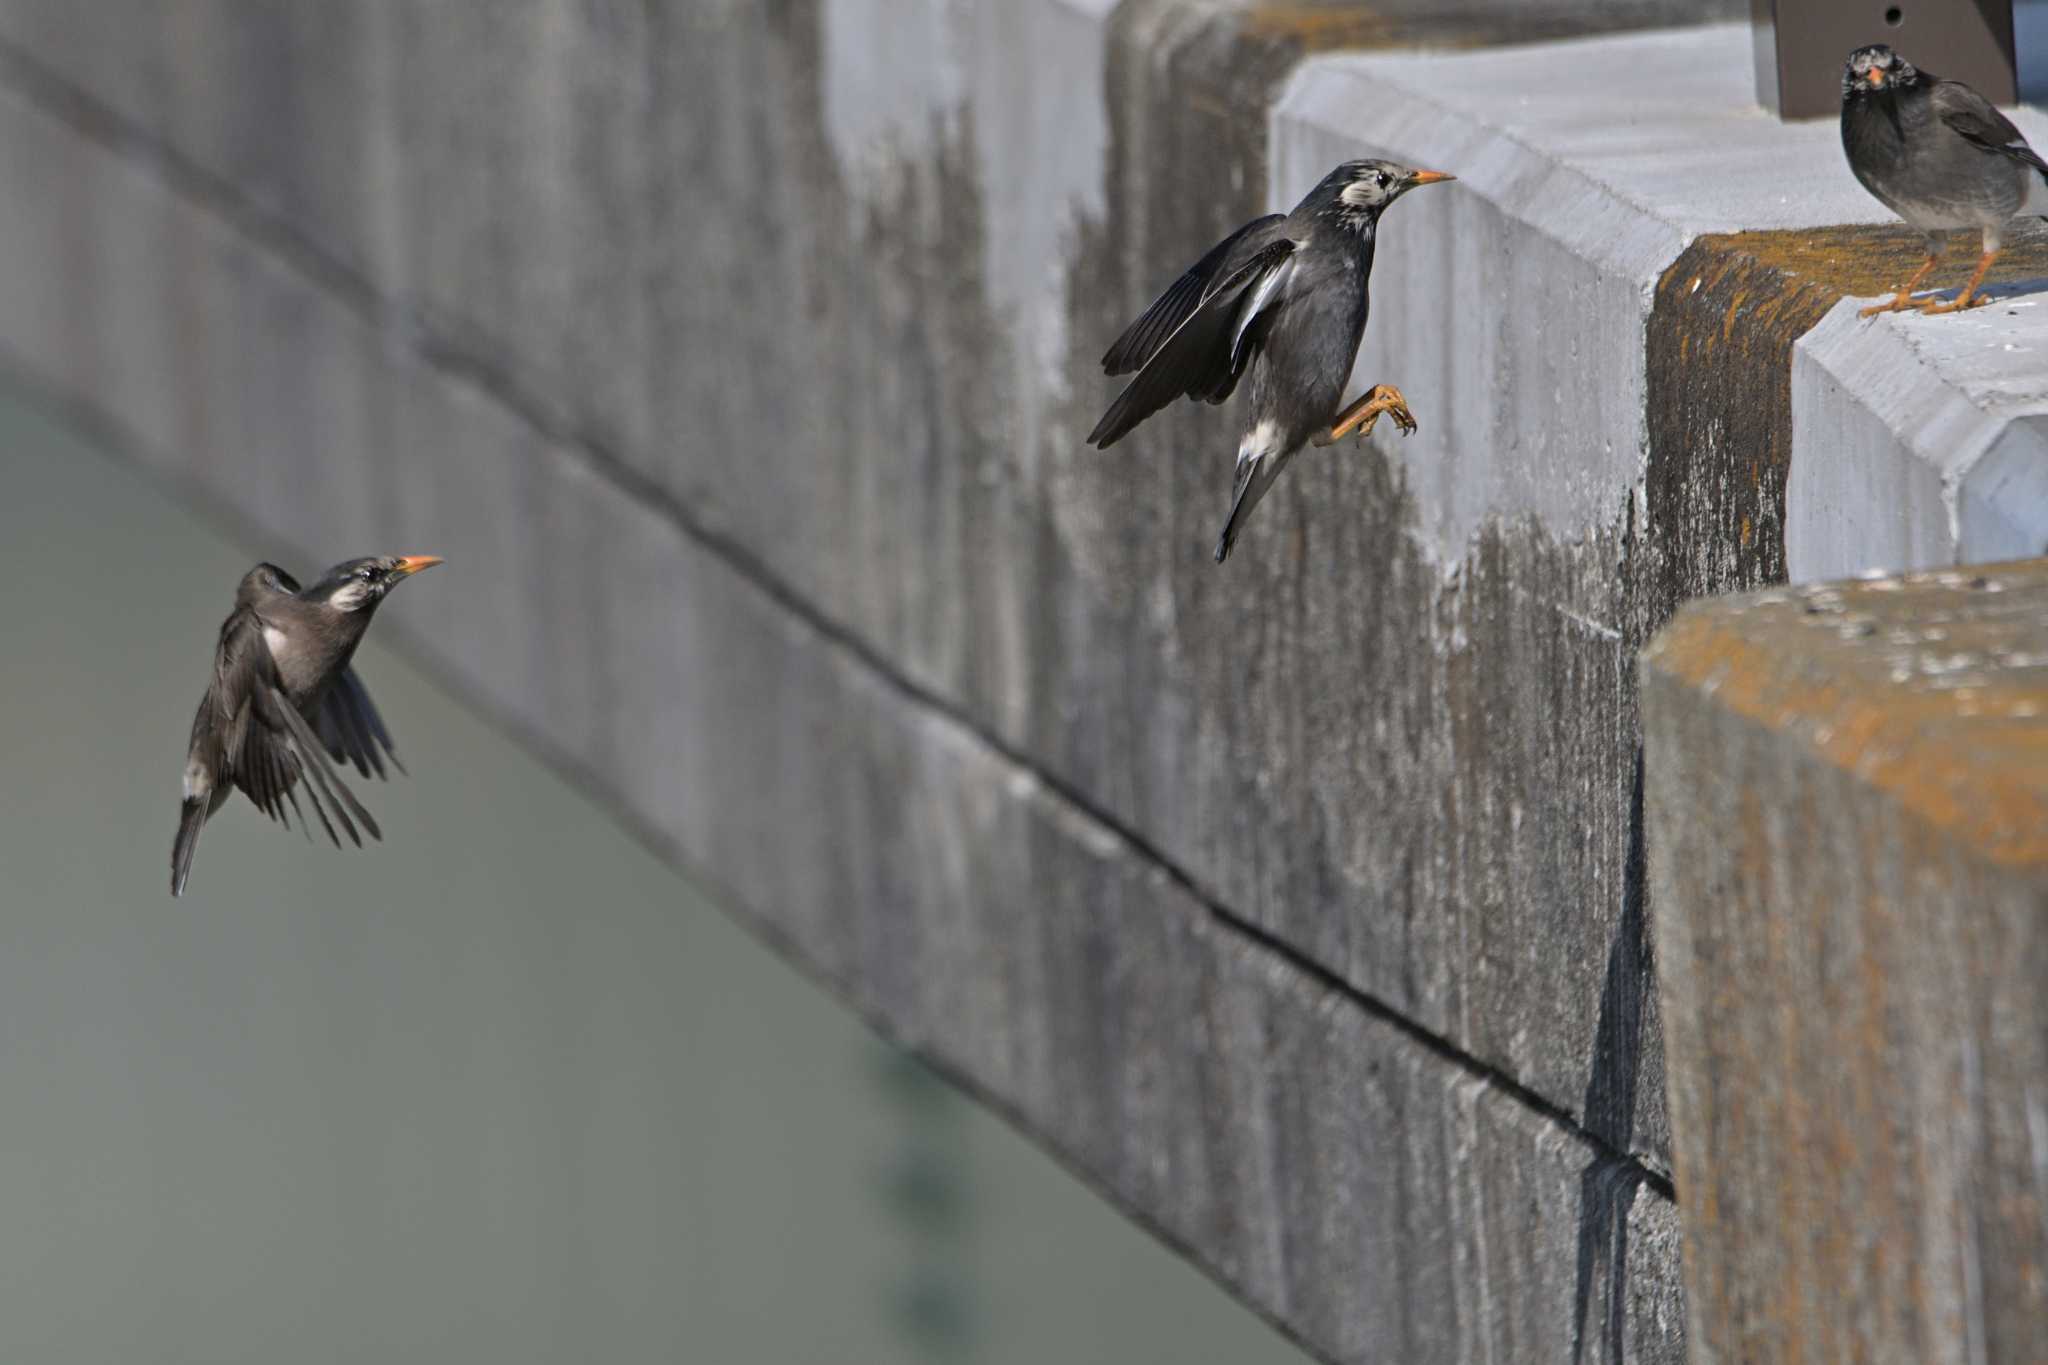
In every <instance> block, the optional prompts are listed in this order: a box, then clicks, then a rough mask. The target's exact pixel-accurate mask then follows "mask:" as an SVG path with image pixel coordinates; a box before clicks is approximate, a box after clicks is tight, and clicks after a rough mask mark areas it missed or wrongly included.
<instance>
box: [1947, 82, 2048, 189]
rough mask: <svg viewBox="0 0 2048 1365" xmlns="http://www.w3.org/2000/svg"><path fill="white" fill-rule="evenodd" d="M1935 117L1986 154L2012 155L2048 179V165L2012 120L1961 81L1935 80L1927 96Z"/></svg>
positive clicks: (2014, 158)
mask: <svg viewBox="0 0 2048 1365" xmlns="http://www.w3.org/2000/svg"><path fill="white" fill-rule="evenodd" d="M1928 100H1929V101H1930V103H1931V105H1932V107H1933V109H1934V112H1935V115H1936V117H1938V118H1939V119H1940V120H1941V121H1942V122H1943V123H1946V124H1947V125H1948V126H1949V127H1950V128H1952V129H1954V130H1955V131H1956V132H1957V133H1959V134H1961V135H1962V137H1963V138H1964V139H1965V140H1966V141H1969V142H1973V143H1975V144H1976V145H1977V146H1979V147H1982V148H1983V149H1984V150H1985V151H1987V152H1996V153H1998V154H1999V155H2000V156H2009V157H2011V158H2012V159H2013V160H2014V161H2018V162H2022V163H2024V164H2026V165H2028V166H2032V167H2033V168H2034V169H2035V170H2036V171H2039V172H2040V173H2041V174H2042V175H2043V176H2048V162H2044V161H2042V160H2041V158H2040V156H2039V155H2038V154H2037V153H2036V152H2035V151H2034V149H2033V148H2032V147H2029V146H2028V145H2027V140H2026V138H2025V137H2023V136H2022V135H2021V133H2020V130H2019V129H2017V128H2015V127H2013V124H2012V120H2011V119H2009V118H2007V117H2006V116H2005V115H2004V114H2001V113H1999V112H1998V106H1997V105H1995V104H1993V103H1992V102H1991V101H1990V100H1987V99H1985V98H1984V97H1983V96H1982V95H1980V94H1978V93H1977V92H1976V91H1974V90H1972V89H1971V88H1970V87H1969V86H1967V85H1964V84H1963V83H1962V82H1960V81H1936V82H1935V83H1934V90H1933V92H1932V93H1931V94H1930V95H1929V96H1928Z"/></svg>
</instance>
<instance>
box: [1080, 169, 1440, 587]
mask: <svg viewBox="0 0 2048 1365" xmlns="http://www.w3.org/2000/svg"><path fill="white" fill-rule="evenodd" d="M1453 179H1456V177H1455V176H1450V175H1446V174H1444V173H1443V172H1442V171H1416V170H1410V169H1409V168H1408V167H1406V166H1397V165H1395V164H1394V163H1393V162H1391V161H1347V162H1345V163H1344V164H1343V165H1341V166H1339V167H1337V169H1336V170H1334V171H1331V172H1330V173H1329V174H1328V175H1326V176H1324V177H1323V179H1322V182H1321V183H1320V184H1318V185H1317V186H1316V187H1315V188H1314V189H1312V190H1310V191H1309V192H1308V195H1307V197H1306V198H1304V199H1303V200H1302V201H1301V202H1300V203H1299V204H1297V205H1295V206H1294V211H1293V212H1292V213H1286V214H1280V213H1275V214H1270V215H1268V216H1267V217H1264V218H1258V219H1254V220H1253V221H1252V222H1249V223H1247V224H1245V225H1244V226H1243V227H1241V228H1239V229H1238V230H1237V231H1236V232H1233V233H1232V234H1230V236H1228V237H1226V238H1224V239H1223V240H1222V241H1221V242H1219V243H1218V244H1217V245H1216V246H1215V247H1213V248H1212V249H1211V250H1210V252H1209V254H1208V255H1206V256H1204V257H1202V259H1201V260H1199V261H1197V262H1196V263H1195V264H1194V266H1193V267H1192V268H1190V269H1189V270H1188V272H1187V273H1186V274H1185V275H1182V276H1181V277H1180V279H1179V280H1178V281H1176V282H1175V284H1174V286H1173V287H1172V288H1171V289H1169V290H1167V291H1166V292H1165V293H1164V294H1161V295H1160V296H1159V298H1158V299H1157V300H1155V301H1154V302H1153V304H1152V306H1151V307H1150V308H1147V309H1146V310H1145V312H1144V315H1143V316H1142V317H1140V318H1139V319H1138V320H1137V321H1136V322H1134V323H1132V324H1131V325H1130V328H1129V329H1128V330H1127V331H1125V332H1124V334H1123V335H1122V336H1120V337H1118V338H1117V341H1116V344H1115V345H1114V346H1112V347H1110V348H1109V354H1107V355H1105V356H1104V357H1103V358H1102V368H1103V370H1104V371H1105V372H1106V373H1109V374H1113V375H1116V374H1129V373H1130V372H1131V371H1133V370H1136V371H1137V378H1135V379H1133V380H1132V381H1131V382H1130V385H1129V386H1128V387H1127V388H1125V389H1124V391H1123V393H1121V394H1120V395H1118V397H1117V400H1116V401H1115V402H1114V403H1112V404H1110V407H1109V411H1108V412H1106V413H1104V414H1103V415H1102V420H1101V421H1100V422H1097V423H1096V424H1095V430H1093V431H1091V432H1090V433H1088V441H1089V444H1091V445H1094V446H1097V447H1099V448H1101V449H1104V450H1107V449H1108V448H1109V447H1110V446H1112V445H1115V444H1116V443H1117V442H1118V441H1119V440H1121V439H1122V438H1123V436H1124V434H1125V433H1126V432H1128V431H1130V430H1131V428H1133V427H1135V426H1137V425H1138V423H1140V422H1142V421H1144V420H1145V419H1146V418H1147V417H1150V416H1151V415H1152V414H1153V413H1155V412H1157V411H1159V410H1160V409H1161V408H1163V407H1165V406H1166V405H1167V404H1168V403H1171V402H1172V401H1173V400H1174V399H1176V398H1179V397H1181V396H1183V395H1185V396H1187V397H1189V398H1198V399H1201V400H1202V401H1203V402H1207V403H1221V402H1222V401H1223V400H1225V399H1226V398H1228V397H1230V395H1231V393H1232V392H1233V391H1234V390H1235V389H1236V388H1237V381H1238V379H1239V378H1240V377H1241V376H1242V375H1243V374H1244V372H1245V371H1246V370H1247V369H1249V370H1250V371H1251V376H1252V407H1251V424H1250V426H1249V428H1248V429H1247V430H1246V432H1245V435H1244V438H1243V440H1241V441H1240V442H1238V447H1237V471H1236V484H1235V487H1234V489H1233V491H1232V495H1231V507H1230V519H1229V520H1228V521H1227V522H1225V523H1224V526H1223V536H1222V538H1221V539H1220V540H1218V541H1217V542H1216V562H1217V563H1219V564H1220V563H1222V562H1223V560H1224V558H1225V557H1226V556H1228V555H1229V553H1230V547H1231V546H1232V545H1234V544H1235V543H1236V542H1237V537H1238V534H1239V532H1241V531H1242V530H1243V529H1244V521H1245V518H1246V517H1248V516H1250V515H1251V512H1252V508H1254V507H1256V506H1258V502H1259V499H1260V498H1262V497H1264V496H1265V495H1266V490H1267V489H1269V488H1271V487H1272V486H1273V481H1274V480H1275V479H1277V478H1279V477H1280V471H1281V470H1282V469H1284V468H1286V466H1287V462H1288V461H1289V460H1291V459H1293V458H1294V456H1295V454H1296V453H1297V452H1298V451H1299V450H1300V449H1301V448H1302V446H1303V445H1305V444H1307V443H1308V442H1309V441H1310V440H1313V441H1314V442H1315V444H1317V445H1318V446H1326V445H1330V444H1332V443H1334V442H1337V441H1341V440H1343V439H1344V438H1345V437H1346V436H1348V435H1350V434H1351V433H1352V432H1354V431H1355V432H1357V433H1358V434H1359V435H1360V436H1361V437H1363V436H1366V435H1369V434H1370V433H1371V432H1372V428H1373V423H1375V422H1376V421H1378V420H1379V418H1380V415H1381V414H1382V413H1385V414H1386V415H1387V416H1389V417H1391V418H1393V419H1394V422H1395V423H1396V425H1398V426H1399V427H1400V428H1401V433H1402V435H1404V436H1405V435H1407V434H1408V433H1409V432H1411V431H1413V430H1415V419H1414V418H1413V417H1412V416H1410V415H1409V413H1408V402H1407V400H1406V399H1405V398H1403V397H1402V396H1401V391H1400V390H1399V389H1397V388H1395V387H1394V386H1393V385H1391V384H1379V385H1375V386H1374V387H1373V388H1372V389H1370V390H1369V391H1367V392H1366V393H1365V394H1364V395H1362V396H1361V397H1359V398H1358V399H1357V401H1355V402H1353V403H1352V404H1351V405H1350V406H1349V407H1346V408H1344V409H1343V410H1342V411H1339V410H1338V405H1339V403H1340V402H1342V400H1343V397H1344V389H1345V386H1346V385H1347V384H1349V383H1350V380H1351V364H1352V361H1353V360H1355V359H1356V358H1357V356H1358V343H1359V340H1360V338H1362V337H1363V336H1364V335H1365V316H1366V311H1367V308H1368V298H1367V288H1366V284H1367V280H1368V278H1369V277H1370V276H1371V274H1372V249H1373V234H1374V232H1375V231H1376V230H1377V228H1378V226H1379V221H1380V215H1381V214H1382V213H1384V212H1386V208H1387V205H1389V204H1391V203H1393V202H1394V201H1395V200H1396V199H1399V198H1400V197H1401V196H1402V195H1404V194H1406V193H1407V192H1408V191H1409V190H1412V189H1414V188H1415V187H1416V186H1417V185H1433V184H1435V183H1436V182H1437V181H1439V180H1453Z"/></svg>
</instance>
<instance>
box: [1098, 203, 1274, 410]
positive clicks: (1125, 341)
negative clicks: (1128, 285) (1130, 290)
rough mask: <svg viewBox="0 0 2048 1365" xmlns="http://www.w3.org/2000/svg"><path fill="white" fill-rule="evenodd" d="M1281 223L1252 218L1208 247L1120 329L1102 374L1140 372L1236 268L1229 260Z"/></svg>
mask: <svg viewBox="0 0 2048 1365" xmlns="http://www.w3.org/2000/svg"><path fill="white" fill-rule="evenodd" d="M1285 221H1287V218H1286V215H1285V214H1280V213H1272V214H1268V215H1266V216H1265V217H1264V218H1254V219H1252V221H1251V222H1249V223H1246V224H1245V225H1244V226H1243V227H1241V228H1239V229H1238V230H1237V231H1235V232H1233V233H1231V234H1230V235H1229V236H1228V237H1225V238H1224V239H1223V240H1222V241H1220V242H1218V243H1217V244H1216V245H1215V246H1213V247H1211V248H1210V249H1209V254H1208V255H1206V256H1204V257H1202V259H1201V260H1199V261H1196V262H1195V263H1194V264H1193V265H1191V266H1189V267H1188V269H1187V273H1186V274H1184V275H1182V276H1181V277H1180V278H1179V279H1177V280H1175V281H1174V282H1173V286H1172V287H1171V288H1170V289H1168V290H1167V291H1166V292H1165V293H1164V294H1161V295H1160V296H1159V297H1158V298H1156V299H1154V300H1153V301H1152V305H1151V307H1149V308H1147V309H1146V310H1145V311H1144V312H1143V313H1142V314H1140V315H1139V317H1138V320H1137V321H1136V322H1134V323H1132V324H1131V325H1130V326H1129V327H1127V328H1125V329H1124V334H1123V335H1122V336H1120V337H1118V338H1117V339H1116V344H1115V345H1113V346H1111V347H1110V348H1109V351H1108V353H1107V354H1106V355H1104V356H1103V357H1102V371H1103V373H1104V374H1112V375H1115V374H1129V373H1130V372H1131V371H1133V370H1136V369H1140V368H1142V367H1143V366H1144V364H1145V362H1146V361H1148V360H1150V359H1151V358H1152V356H1153V354H1154V353H1155V352H1156V351H1158V349H1159V347H1160V346H1161V345H1162V344H1163V343H1164V342H1165V341H1166V339H1167V338H1168V337H1170V336H1172V335H1173V334H1174V332H1175V331H1176V330H1178V329H1179V327H1180V325H1181V324H1182V323H1183V322H1186V321H1187V320H1188V315H1189V314H1190V313H1192V312H1194V311H1195V309H1196V308H1197V307H1199V306H1200V305H1201V302H1202V300H1203V299H1204V298H1206V297H1207V296H1208V293H1209V289H1210V287H1211V286H1212V285H1213V284H1215V282H1216V280H1217V279H1218V278H1219V277H1221V276H1227V275H1229V274H1230V273H1231V270H1232V268H1233V267H1234V265H1235V264H1236V262H1235V260H1234V259H1233V256H1234V255H1237V254H1242V251H1243V249H1245V248H1247V247H1250V248H1253V249H1256V246H1257V244H1258V241H1259V239H1260V238H1261V237H1263V236H1265V235H1267V234H1269V233H1270V232H1271V231H1272V229H1273V228H1275V227H1276V226H1278V225H1279V224H1281V223H1283V222H1285Z"/></svg>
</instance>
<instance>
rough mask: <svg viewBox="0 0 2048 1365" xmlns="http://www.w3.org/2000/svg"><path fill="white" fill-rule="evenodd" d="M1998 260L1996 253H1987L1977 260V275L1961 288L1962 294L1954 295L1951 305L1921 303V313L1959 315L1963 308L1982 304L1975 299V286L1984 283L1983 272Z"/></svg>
mask: <svg viewBox="0 0 2048 1365" xmlns="http://www.w3.org/2000/svg"><path fill="white" fill-rule="evenodd" d="M1997 259H1998V253H1997V252H1995V251H1987V252H1985V253H1984V254H1983V255H1982V256H1979V257H1978V258H1977V273H1976V274H1974V275H1972V276H1970V282H1969V283H1968V284H1966V285H1964V286H1963V292H1962V293H1960V294H1958V295H1956V297H1955V301H1954V302H1953V303H1923V304H1921V305H1919V308H1920V311H1921V312H1923V313H1960V312H1962V311H1963V310H1964V309H1965V308H1974V307H1976V306H1977V305H1978V304H1980V303H1982V302H1984V300H1983V299H1980V298H1978V297H1977V286H1978V285H1980V284H1982V283H1984V272H1986V271H1987V270H1989V269H1991V263H1992V262H1993V261H1995V260H1997Z"/></svg>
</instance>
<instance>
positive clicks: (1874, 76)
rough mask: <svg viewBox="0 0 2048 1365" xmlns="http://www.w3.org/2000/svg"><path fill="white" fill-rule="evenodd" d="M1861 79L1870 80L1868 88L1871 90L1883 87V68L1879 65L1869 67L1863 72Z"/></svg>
mask: <svg viewBox="0 0 2048 1365" xmlns="http://www.w3.org/2000/svg"><path fill="white" fill-rule="evenodd" d="M1863 79H1864V80H1866V81H1869V82H1870V88H1871V89H1873V90H1882V89H1884V68H1883V67H1881V66H1873V67H1871V68H1870V70H1869V71H1867V72H1865V73H1864V76H1863Z"/></svg>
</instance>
